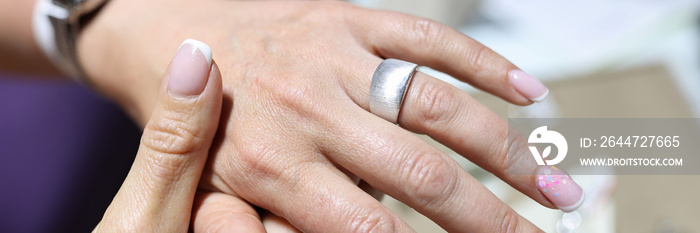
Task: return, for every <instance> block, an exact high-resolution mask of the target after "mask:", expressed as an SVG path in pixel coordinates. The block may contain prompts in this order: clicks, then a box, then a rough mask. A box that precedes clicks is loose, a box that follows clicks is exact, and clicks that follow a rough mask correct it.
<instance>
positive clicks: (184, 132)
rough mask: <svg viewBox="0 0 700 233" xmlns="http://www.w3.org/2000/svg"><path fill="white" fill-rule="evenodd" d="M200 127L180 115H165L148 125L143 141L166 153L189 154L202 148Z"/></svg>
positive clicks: (148, 145)
mask: <svg viewBox="0 0 700 233" xmlns="http://www.w3.org/2000/svg"><path fill="white" fill-rule="evenodd" d="M202 141H203V138H202V136H201V135H200V132H199V129H197V127H196V126H194V125H192V124H191V123H189V122H187V121H186V120H182V119H180V118H179V117H172V116H167V115H166V116H165V117H162V118H161V119H159V120H157V121H152V122H151V123H149V124H147V125H146V128H145V129H144V133H143V136H142V138H141V142H142V144H143V145H144V146H146V147H147V148H149V149H151V150H153V151H155V152H160V153H164V154H188V153H192V152H195V151H197V150H199V149H200V147H201V146H200V144H201V143H202Z"/></svg>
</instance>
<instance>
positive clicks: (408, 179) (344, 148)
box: [321, 109, 538, 232]
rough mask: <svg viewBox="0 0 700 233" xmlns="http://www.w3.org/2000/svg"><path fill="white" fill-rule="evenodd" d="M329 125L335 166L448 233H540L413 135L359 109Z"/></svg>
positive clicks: (445, 157)
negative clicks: (402, 203)
mask: <svg viewBox="0 0 700 233" xmlns="http://www.w3.org/2000/svg"><path fill="white" fill-rule="evenodd" d="M340 116H345V117H338V119H337V121H335V124H330V128H329V129H328V132H329V134H332V135H334V138H336V139H338V140H339V142H335V143H332V144H325V145H322V146H321V147H322V148H327V150H329V151H334V152H330V153H328V154H329V156H330V157H331V158H332V160H333V161H335V162H337V163H338V164H339V165H340V166H343V167H345V168H346V169H348V170H349V171H351V172H353V173H354V174H357V175H358V176H359V177H361V178H362V179H363V180H364V181H366V182H367V183H369V184H371V185H372V187H376V188H377V189H379V190H381V191H383V192H385V193H387V194H388V195H391V196H393V197H395V198H396V199H398V200H400V201H402V202H404V203H406V204H408V205H409V206H411V207H413V208H414V209H416V210H418V211H419V212H421V213H422V214H424V215H425V216H427V217H429V218H430V219H432V220H434V221H435V222H436V223H437V224H439V225H440V226H441V227H443V228H444V229H445V230H447V231H448V232H531V231H536V230H538V229H537V228H536V227H535V226H534V225H532V223H530V222H529V221H527V220H526V219H524V218H522V217H521V216H519V215H518V214H517V213H515V211H513V210H512V209H511V208H510V207H508V206H507V205H505V204H504V203H503V202H501V201H500V200H499V199H498V198H497V197H496V196H494V195H493V194H492V193H491V192H490V191H489V190H488V189H486V188H485V187H484V186H483V185H482V184H481V183H480V182H479V181H477V180H476V179H474V178H473V177H471V176H470V175H469V174H468V173H466V171H464V170H463V169H462V168H461V167H460V166H459V165H458V164H457V162H456V161H454V160H452V159H451V158H449V157H448V156H447V155H445V154H443V153H441V152H440V151H438V150H437V149H435V148H434V147H432V146H430V145H428V144H427V143H426V142H424V141H422V140H420V139H419V138H418V137H416V136H414V135H413V134H411V133H409V132H407V131H405V130H402V129H400V128H398V127H396V126H395V125H393V124H390V123H389V122H387V121H385V120H383V119H380V118H378V117H376V116H374V115H371V114H370V113H368V112H366V111H364V110H362V109H357V111H356V112H349V113H346V114H344V115H340Z"/></svg>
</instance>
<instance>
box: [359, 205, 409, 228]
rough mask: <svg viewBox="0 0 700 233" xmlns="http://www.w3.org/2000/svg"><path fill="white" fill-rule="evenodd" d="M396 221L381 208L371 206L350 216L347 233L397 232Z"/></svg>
mask: <svg viewBox="0 0 700 233" xmlns="http://www.w3.org/2000/svg"><path fill="white" fill-rule="evenodd" d="M397 221H398V220H397V219H395V218H394V217H393V216H392V215H391V213H390V212H388V210H387V209H385V208H384V207H383V206H373V207H370V208H369V209H363V210H361V211H357V213H356V214H354V215H353V216H351V219H350V221H349V222H348V224H349V226H350V229H349V231H348V232H358V233H359V232H397V230H398V222H397Z"/></svg>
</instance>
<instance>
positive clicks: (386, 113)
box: [369, 59, 418, 124]
mask: <svg viewBox="0 0 700 233" xmlns="http://www.w3.org/2000/svg"><path fill="white" fill-rule="evenodd" d="M416 68H418V65H416V64H413V63H410V62H407V61H402V60H398V59H386V60H384V61H382V63H381V64H379V66H378V67H377V70H376V71H374V75H373V76H372V85H371V86H370V88H369V111H370V112H371V113H372V114H374V115H376V116H378V117H381V118H384V119H385V120H387V121H389V122H392V123H394V124H396V123H397V122H398V118H399V112H400V111H401V106H402V105H403V100H404V98H405V97H406V92H407V91H408V87H409V85H410V84H411V80H412V79H413V76H414V75H415V74H416Z"/></svg>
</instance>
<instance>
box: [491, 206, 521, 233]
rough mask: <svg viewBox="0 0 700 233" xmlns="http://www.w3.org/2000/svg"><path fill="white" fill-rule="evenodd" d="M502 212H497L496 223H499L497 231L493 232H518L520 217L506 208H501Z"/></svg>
mask: <svg viewBox="0 0 700 233" xmlns="http://www.w3.org/2000/svg"><path fill="white" fill-rule="evenodd" d="M502 209H503V210H502V211H498V212H497V213H499V214H498V216H497V218H496V220H498V221H497V222H496V223H501V224H500V225H497V226H496V227H497V229H494V230H495V231H494V232H506V233H516V232H518V229H519V225H520V216H519V215H518V214H517V213H516V212H515V211H513V210H510V209H509V208H508V207H505V208H502Z"/></svg>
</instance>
